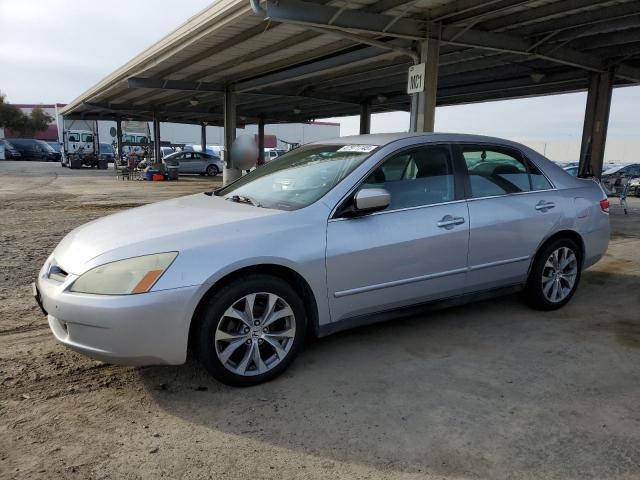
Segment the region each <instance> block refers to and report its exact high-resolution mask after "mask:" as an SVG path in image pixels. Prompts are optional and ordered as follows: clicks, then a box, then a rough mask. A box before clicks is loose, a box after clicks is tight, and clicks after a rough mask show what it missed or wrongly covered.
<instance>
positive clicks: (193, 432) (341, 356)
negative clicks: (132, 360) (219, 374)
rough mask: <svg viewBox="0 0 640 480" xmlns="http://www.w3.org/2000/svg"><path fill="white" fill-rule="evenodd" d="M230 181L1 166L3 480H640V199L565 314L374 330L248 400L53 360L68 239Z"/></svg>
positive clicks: (160, 371) (460, 311)
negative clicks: (48, 285)
mask: <svg viewBox="0 0 640 480" xmlns="http://www.w3.org/2000/svg"><path fill="white" fill-rule="evenodd" d="M219 182H220V179H219V178H216V179H208V178H203V177H197V176H196V177H191V178H181V180H180V181H179V182H174V183H149V182H127V181H118V180H116V179H115V178H114V177H113V172H112V171H96V170H82V171H70V170H67V169H63V168H61V167H60V166H59V165H54V164H39V163H30V162H8V161H7V162H0V241H1V245H2V250H0V439H1V440H0V478H3V479H4V478H29V479H39V478H42V479H45V478H46V479H49V478H72V479H73V478H78V479H80V478H82V479H85V478H100V479H107V478H113V479H116V478H117V479H122V478H124V479H135V478H163V477H166V478H190V479H191V478H216V479H219V478H247V477H253V478H305V479H307V478H308V479H316V478H317V479H331V478H369V479H378V478H379V479H383V478H384V479H387V478H438V479H442V478H446V479H462V478H464V479H467V478H492V479H520V478H522V479H534V478H535V479H540V478H548V479H557V478H575V479H578V478H579V479H584V478H592V479H603V478H617V479H637V478H640V407H639V406H640V314H639V313H638V312H639V311H640V253H639V252H640V202H639V201H638V200H637V199H632V200H631V202H630V203H631V204H632V212H631V214H630V215H628V216H624V215H622V214H621V211H620V209H619V208H618V207H617V206H614V207H613V208H612V217H611V219H612V225H613V230H614V233H613V237H612V242H611V245H610V248H609V252H608V253H607V255H606V257H605V259H604V260H603V261H602V262H600V263H599V264H597V265H596V266H595V267H593V268H592V269H590V270H589V271H587V272H585V274H584V276H583V279H582V284H581V286H580V288H579V290H578V292H577V293H576V296H575V297H574V300H573V301H572V302H571V303H570V304H569V305H568V306H567V307H565V308H564V309H562V310H560V311H558V312H550V313H540V312H534V311H532V310H530V309H528V308H527V307H525V306H523V304H521V303H520V302H519V299H518V298H517V297H515V296H512V297H505V298H503V299H499V300H493V301H488V302H481V303H477V304H474V305H470V306H465V307H459V308H455V309H450V310H446V311H442V312H437V313H431V314H429V315H425V316H423V317H421V318H418V317H414V318H408V319H404V320H397V321H394V322H390V323H386V324H380V325H375V326H371V327H364V328H359V329H357V330H354V331H350V332H344V333H341V334H338V335H335V336H332V337H329V338H326V339H323V340H319V341H315V342H312V343H311V344H310V345H309V346H308V347H307V349H306V351H305V352H303V353H302V355H301V356H300V357H299V359H298V360H297V361H296V362H295V364H294V365H293V366H292V368H290V369H289V371H288V372H287V373H286V374H285V375H283V376H282V377H281V378H279V379H277V380H275V381H273V382H270V383H268V384H266V385H262V386H258V387H253V388H250V389H233V388H229V387H226V386H223V385H220V384H218V383H217V382H215V381H214V380H212V379H210V378H209V377H208V376H207V375H206V373H205V372H204V371H203V369H202V368H200V367H199V366H198V365H197V364H196V363H193V362H189V363H188V364H187V365H184V366H179V367H146V368H126V367H116V366H111V365H106V364H103V363H100V362H95V361H92V360H89V359H87V358H85V357H83V356H81V355H78V354H75V353H73V352H71V351H68V350H66V349H64V348H63V347H61V346H60V345H58V344H57V343H56V342H55V340H54V339H53V336H52V335H51V334H50V333H49V331H48V327H47V324H46V320H45V318H44V317H43V316H42V315H41V313H40V312H39V310H38V309H37V307H36V306H35V304H34V302H33V300H32V299H31V296H30V289H29V284H30V282H31V281H32V279H33V278H34V277H35V275H36V274H37V271H38V270H39V268H40V266H41V265H42V263H43V262H44V260H45V259H46V257H47V256H48V255H49V253H50V252H51V250H52V249H53V248H54V247H55V245H56V244H57V242H59V241H60V239H61V238H62V237H63V236H64V235H65V234H66V233H67V232H68V231H70V230H71V229H72V228H74V227H75V226H77V225H80V224H82V223H85V222H87V221H90V220H92V219H95V218H98V217H101V216H103V215H107V214H109V213H112V212H115V211H117V210H120V209H123V208H130V207H133V206H137V205H141V204H144V203H148V202H153V201H158V200H161V199H165V198H171V197H175V196H180V195H185V194H189V193H194V192H199V191H204V190H207V189H211V188H212V186H214V185H217V184H218V183H219ZM612 202H617V200H613V199H612Z"/></svg>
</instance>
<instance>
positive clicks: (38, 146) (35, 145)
mask: <svg viewBox="0 0 640 480" xmlns="http://www.w3.org/2000/svg"><path fill="white" fill-rule="evenodd" d="M10 141H11V145H13V146H14V147H15V149H16V150H18V151H19V152H20V154H21V155H22V160H38V161H42V162H58V161H60V153H58V152H56V151H55V150H54V149H53V148H52V147H51V145H49V144H48V143H47V142H44V141H42V140H36V139H35V138H12V139H11V140H10Z"/></svg>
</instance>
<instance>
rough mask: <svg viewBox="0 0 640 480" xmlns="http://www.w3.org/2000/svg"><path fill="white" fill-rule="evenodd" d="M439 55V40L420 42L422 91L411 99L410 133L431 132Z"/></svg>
mask: <svg viewBox="0 0 640 480" xmlns="http://www.w3.org/2000/svg"><path fill="white" fill-rule="evenodd" d="M439 55H440V41H439V40H437V39H432V38H430V39H428V40H422V41H421V42H420V62H421V63H424V64H425V71H424V91H423V92H420V93H414V94H413V95H412V98H411V122H410V123H411V126H410V128H411V131H412V132H433V127H434V125H435V117H436V96H437V93H438V64H439Z"/></svg>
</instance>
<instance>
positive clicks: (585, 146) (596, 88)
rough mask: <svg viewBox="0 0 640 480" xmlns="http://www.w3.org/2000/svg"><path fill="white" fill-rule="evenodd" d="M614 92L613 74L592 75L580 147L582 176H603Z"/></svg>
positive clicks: (579, 166) (579, 169) (580, 170)
mask: <svg viewBox="0 0 640 480" xmlns="http://www.w3.org/2000/svg"><path fill="white" fill-rule="evenodd" d="M612 90H613V73H612V72H605V73H599V74H592V75H591V78H590V81H589V91H588V94H587V107H586V109H585V115H584V126H583V129H582V143H581V145H580V163H579V165H578V173H579V175H580V176H595V177H597V178H600V175H602V165H603V161H604V149H605V144H606V141H607V128H608V126H609V112H610V109H611V93H612Z"/></svg>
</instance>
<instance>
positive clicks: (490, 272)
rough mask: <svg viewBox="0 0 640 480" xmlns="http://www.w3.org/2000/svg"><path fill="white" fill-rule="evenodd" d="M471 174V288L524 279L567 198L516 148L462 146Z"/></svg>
mask: <svg viewBox="0 0 640 480" xmlns="http://www.w3.org/2000/svg"><path fill="white" fill-rule="evenodd" d="M460 150H461V152H462V155H463V156H464V160H465V163H466V165H467V169H468V173H469V176H468V179H469V189H470V195H469V197H470V198H469V201H468V204H469V217H470V220H471V230H470V234H469V273H468V275H467V288H466V291H467V293H471V292H477V291H482V290H487V289H491V288H495V287H503V286H509V285H513V284H518V283H522V282H524V281H525V280H526V278H527V273H528V269H529V265H530V263H531V259H532V256H533V255H534V254H535V252H536V249H537V247H538V246H539V245H540V243H541V242H542V241H543V240H544V239H545V238H546V237H547V236H548V235H549V234H550V233H551V232H553V231H554V229H555V226H556V225H557V223H558V222H560V221H561V220H562V211H563V209H564V204H563V203H564V199H563V197H562V195H559V194H558V192H557V191H556V190H555V189H553V188H552V186H551V184H550V183H549V181H548V180H547V179H546V178H545V177H544V175H542V173H541V172H540V170H539V169H538V168H537V167H536V166H535V165H534V164H533V163H531V162H530V161H528V160H527V159H526V158H524V156H523V155H522V154H521V153H520V152H519V151H516V150H512V149H508V148H502V147H493V146H482V145H461V147H460Z"/></svg>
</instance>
